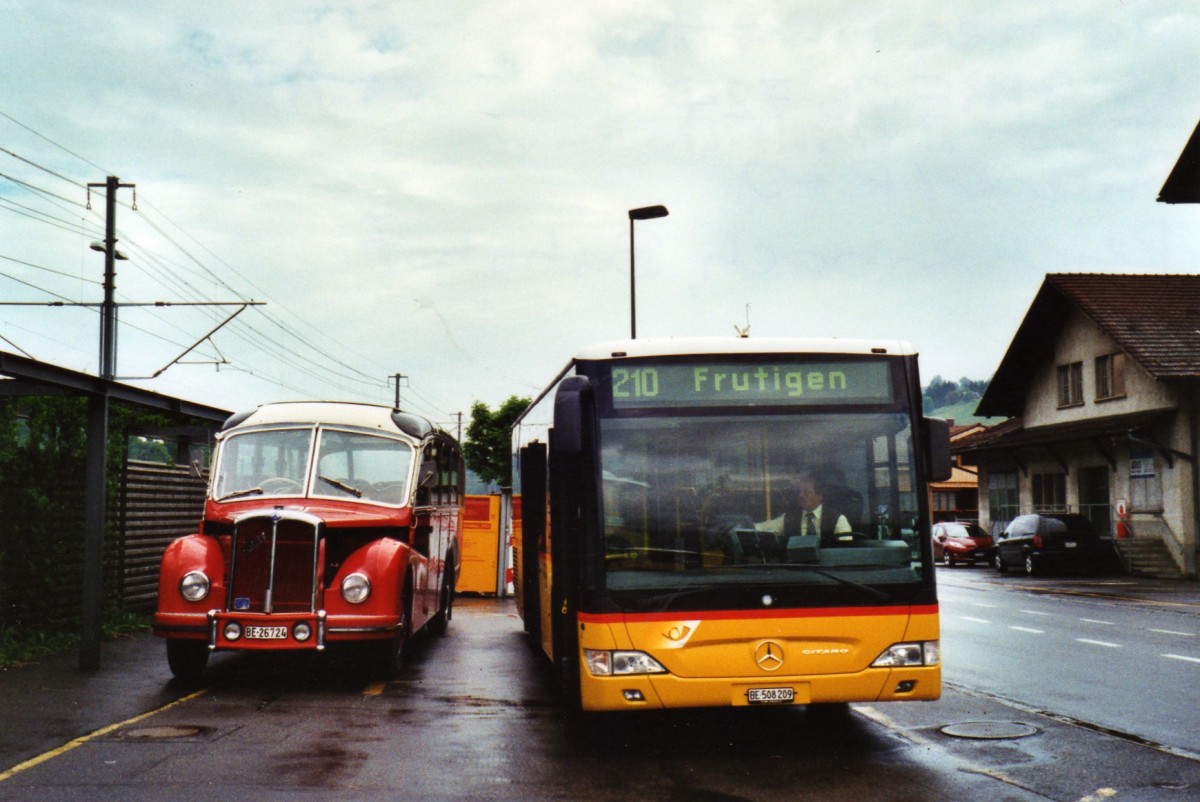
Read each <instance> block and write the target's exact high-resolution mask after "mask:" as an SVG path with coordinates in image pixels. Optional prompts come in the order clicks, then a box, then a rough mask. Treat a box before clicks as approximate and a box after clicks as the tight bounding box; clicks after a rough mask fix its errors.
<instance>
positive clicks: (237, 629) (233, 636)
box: [225, 621, 242, 640]
mask: <svg viewBox="0 0 1200 802" xmlns="http://www.w3.org/2000/svg"><path fill="white" fill-rule="evenodd" d="M240 637H242V625H241V624H239V623H238V622H237V621H229V622H227V623H226V624H225V640H237V639H238V638H240Z"/></svg>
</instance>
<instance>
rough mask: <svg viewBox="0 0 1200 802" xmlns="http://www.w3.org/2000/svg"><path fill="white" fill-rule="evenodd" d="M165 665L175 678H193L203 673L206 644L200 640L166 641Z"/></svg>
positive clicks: (206, 660) (206, 658)
mask: <svg viewBox="0 0 1200 802" xmlns="http://www.w3.org/2000/svg"><path fill="white" fill-rule="evenodd" d="M167 665H168V666H170V667H171V674H172V675H173V676H174V677H175V678H176V679H181V680H194V679H197V678H199V676H200V675H201V674H203V673H204V667H205V666H207V665H208V644H207V643H205V642H204V641H202V640H180V639H178V638H171V639H169V640H168V641H167Z"/></svg>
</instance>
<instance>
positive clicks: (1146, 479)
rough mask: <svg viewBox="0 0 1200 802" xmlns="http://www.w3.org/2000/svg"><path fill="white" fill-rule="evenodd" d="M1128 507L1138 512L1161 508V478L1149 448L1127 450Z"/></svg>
mask: <svg viewBox="0 0 1200 802" xmlns="http://www.w3.org/2000/svg"><path fill="white" fill-rule="evenodd" d="M1129 507H1130V509H1134V510H1138V511H1139V512H1147V511H1151V512H1153V511H1159V510H1162V508H1163V491H1162V478H1161V477H1160V476H1159V474H1158V466H1157V464H1156V463H1155V460H1154V452H1153V451H1151V450H1149V449H1134V450H1132V451H1130V452H1129Z"/></svg>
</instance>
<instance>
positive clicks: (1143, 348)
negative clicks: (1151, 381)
mask: <svg viewBox="0 0 1200 802" xmlns="http://www.w3.org/2000/svg"><path fill="white" fill-rule="evenodd" d="M1046 283H1047V284H1049V285H1050V286H1052V287H1055V288H1057V289H1058V290H1059V291H1060V292H1062V293H1063V294H1064V295H1066V296H1067V297H1068V298H1069V299H1070V300H1072V301H1074V302H1075V304H1076V305H1077V306H1078V307H1079V308H1080V309H1081V310H1083V312H1084V314H1086V315H1087V316H1088V317H1090V318H1091V319H1092V320H1093V321H1094V322H1095V323H1096V325H1097V326H1099V327H1100V329H1101V330H1102V331H1103V332H1104V333H1105V334H1107V335H1108V336H1110V337H1112V338H1113V339H1114V340H1116V341H1117V344H1118V345H1120V346H1121V348H1122V349H1123V350H1124V351H1125V352H1126V353H1127V354H1129V355H1130V356H1131V357H1133V358H1134V359H1136V360H1137V361H1138V362H1139V363H1140V364H1141V366H1142V367H1143V368H1145V369H1146V370H1147V371H1148V372H1149V373H1150V375H1151V376H1154V377H1155V378H1160V379H1161V378H1167V377H1172V376H1200V276H1189V275H1174V276H1165V275H1148V276H1131V275H1098V274H1095V273H1058V274H1051V275H1049V276H1047V277H1046Z"/></svg>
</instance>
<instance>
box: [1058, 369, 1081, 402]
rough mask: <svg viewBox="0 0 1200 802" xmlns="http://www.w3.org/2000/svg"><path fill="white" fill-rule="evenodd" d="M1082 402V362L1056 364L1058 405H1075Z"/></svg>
mask: <svg viewBox="0 0 1200 802" xmlns="http://www.w3.org/2000/svg"><path fill="white" fill-rule="evenodd" d="M1082 403H1083V363H1082V362H1072V363H1071V364H1069V365H1059V366H1058V406H1059V407H1060V408H1061V407H1075V406H1079V405H1080V404H1082Z"/></svg>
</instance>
